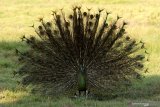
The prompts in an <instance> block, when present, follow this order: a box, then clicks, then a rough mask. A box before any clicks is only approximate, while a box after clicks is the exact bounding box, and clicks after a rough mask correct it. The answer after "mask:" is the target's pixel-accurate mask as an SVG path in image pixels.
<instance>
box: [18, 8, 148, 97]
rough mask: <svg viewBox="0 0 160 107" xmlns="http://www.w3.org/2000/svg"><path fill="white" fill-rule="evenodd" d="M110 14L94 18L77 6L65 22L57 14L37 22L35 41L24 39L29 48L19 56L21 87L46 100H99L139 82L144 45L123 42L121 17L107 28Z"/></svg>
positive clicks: (100, 14) (106, 13)
mask: <svg viewBox="0 0 160 107" xmlns="http://www.w3.org/2000/svg"><path fill="white" fill-rule="evenodd" d="M102 13H103V14H102ZM109 14H110V13H109V12H106V11H105V10H101V9H99V10H98V12H97V13H96V14H92V13H91V9H88V10H87V11H82V9H81V7H79V6H75V7H73V13H72V14H71V15H68V17H66V15H65V13H64V12H63V10H60V11H53V14H52V15H53V22H46V21H44V20H43V18H40V19H39V21H40V23H41V24H40V25H39V26H38V27H35V26H34V25H33V26H32V27H33V28H34V29H35V32H36V34H37V35H38V37H35V36H31V37H30V38H29V37H28V38H27V37H25V36H23V37H22V38H21V39H22V41H25V42H26V43H27V44H28V45H29V47H30V48H29V49H28V50H26V52H20V51H18V50H17V53H18V55H19V61H21V62H23V65H22V66H21V67H20V68H19V70H18V71H17V74H18V75H20V76H22V81H21V83H22V84H23V85H29V84H32V85H34V86H35V88H33V90H36V89H37V90H41V91H42V92H43V93H45V94H50V95H61V94H63V95H65V94H67V95H73V94H74V93H76V92H77V91H79V95H81V92H86V91H90V93H92V94H94V95H96V94H101V95H103V94H105V93H108V94H112V91H113V90H114V89H117V88H119V89H120V87H121V86H122V87H123V86H130V85H131V83H132V80H133V79H141V77H142V75H141V73H142V72H140V71H145V67H144V62H145V61H146V57H145V55H146V54H145V53H146V49H145V48H144V43H142V42H137V41H136V40H135V39H131V38H130V37H129V36H127V34H126V31H125V26H126V25H127V23H126V22H124V21H122V20H120V17H117V19H116V20H115V21H113V22H109V21H108V16H109Z"/></svg>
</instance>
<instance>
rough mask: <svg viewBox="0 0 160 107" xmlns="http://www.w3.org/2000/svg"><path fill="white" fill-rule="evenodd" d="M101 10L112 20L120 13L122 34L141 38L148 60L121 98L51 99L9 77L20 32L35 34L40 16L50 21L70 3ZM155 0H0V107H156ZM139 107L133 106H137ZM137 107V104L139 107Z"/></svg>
mask: <svg viewBox="0 0 160 107" xmlns="http://www.w3.org/2000/svg"><path fill="white" fill-rule="evenodd" d="M76 4H82V5H83V7H84V8H85V7H92V8H96V7H99V8H102V7H103V8H105V9H106V10H108V11H111V12H112V15H111V16H113V17H115V15H120V16H122V17H123V19H124V20H127V21H128V22H129V25H128V27H127V32H128V34H129V35H131V36H132V37H133V38H136V39H138V40H143V41H145V43H146V47H147V49H148V52H149V53H150V56H149V60H150V62H149V63H146V66H148V67H149V72H148V73H145V74H144V75H145V78H144V79H143V81H138V82H135V83H134V85H133V86H132V87H131V88H130V89H129V91H126V94H125V95H124V96H122V97H120V98H116V99H113V100H109V101H94V100H86V99H76V100H71V99H69V98H61V99H51V98H49V97H43V96H40V95H31V94H30V93H29V91H28V89H26V88H24V87H22V86H20V85H18V83H17V80H18V79H17V78H13V71H14V70H16V69H17V68H18V66H19V65H20V64H19V63H17V56H16V55H15V52H14V51H15V48H18V49H20V50H24V49H26V48H27V46H26V45H25V44H23V43H22V42H20V37H21V36H22V35H24V34H28V35H29V34H35V33H34V30H33V28H31V27H29V26H30V25H32V24H33V23H34V22H36V21H37V20H38V18H39V17H43V16H44V17H45V18H48V19H51V17H52V16H51V10H55V9H56V8H62V7H64V9H65V8H66V9H68V10H69V8H70V7H71V6H72V5H76ZM159 5H160V0H79V1H78V0H77V1H76V0H74V1H72V0H0V107H28V106H29V107H128V102H149V103H151V104H152V105H154V106H157V107H159V106H160V72H159V71H160V42H159V40H160V6H159ZM137 107H138V106H137ZM139 107H140V106H139Z"/></svg>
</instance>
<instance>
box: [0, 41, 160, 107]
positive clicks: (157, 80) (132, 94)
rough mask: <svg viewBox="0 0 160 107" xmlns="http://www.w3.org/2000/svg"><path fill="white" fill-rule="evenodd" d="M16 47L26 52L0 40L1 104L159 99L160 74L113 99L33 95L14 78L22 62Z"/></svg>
mask: <svg viewBox="0 0 160 107" xmlns="http://www.w3.org/2000/svg"><path fill="white" fill-rule="evenodd" d="M16 48H17V49H19V50H21V51H24V50H25V49H27V46H26V45H25V44H24V43H22V42H5V41H2V42H0V107H28V106H32V107H49V106H52V107H75V106H76V107H77V106H78V107H82V106H87V107H94V106H95V105H98V106H100V107H103V106H104V107H106V106H107V105H108V106H112V105H114V107H116V106H117V107H121V106H122V107H125V106H126V107H127V102H128V101H129V100H138V99H142V100H143V99H147V100H154V101H160V75H150V76H149V75H148V76H146V77H145V78H144V79H143V81H139V82H137V81H136V82H134V84H133V86H132V87H130V88H129V89H128V90H124V91H123V92H122V93H120V94H119V97H117V98H116V99H112V100H110V101H94V100H84V99H78V100H71V99H67V98H62V99H52V98H49V97H46V96H39V95H31V94H29V93H28V92H27V91H26V90H22V89H21V88H17V87H18V85H17V82H16V81H17V79H16V78H13V71H14V70H16V69H17V68H18V66H19V65H20V64H18V63H17V56H16V54H15V49H16ZM122 99H123V100H122ZM82 102H83V103H82ZM66 105H67V106H66ZM96 107H97V106H96Z"/></svg>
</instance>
